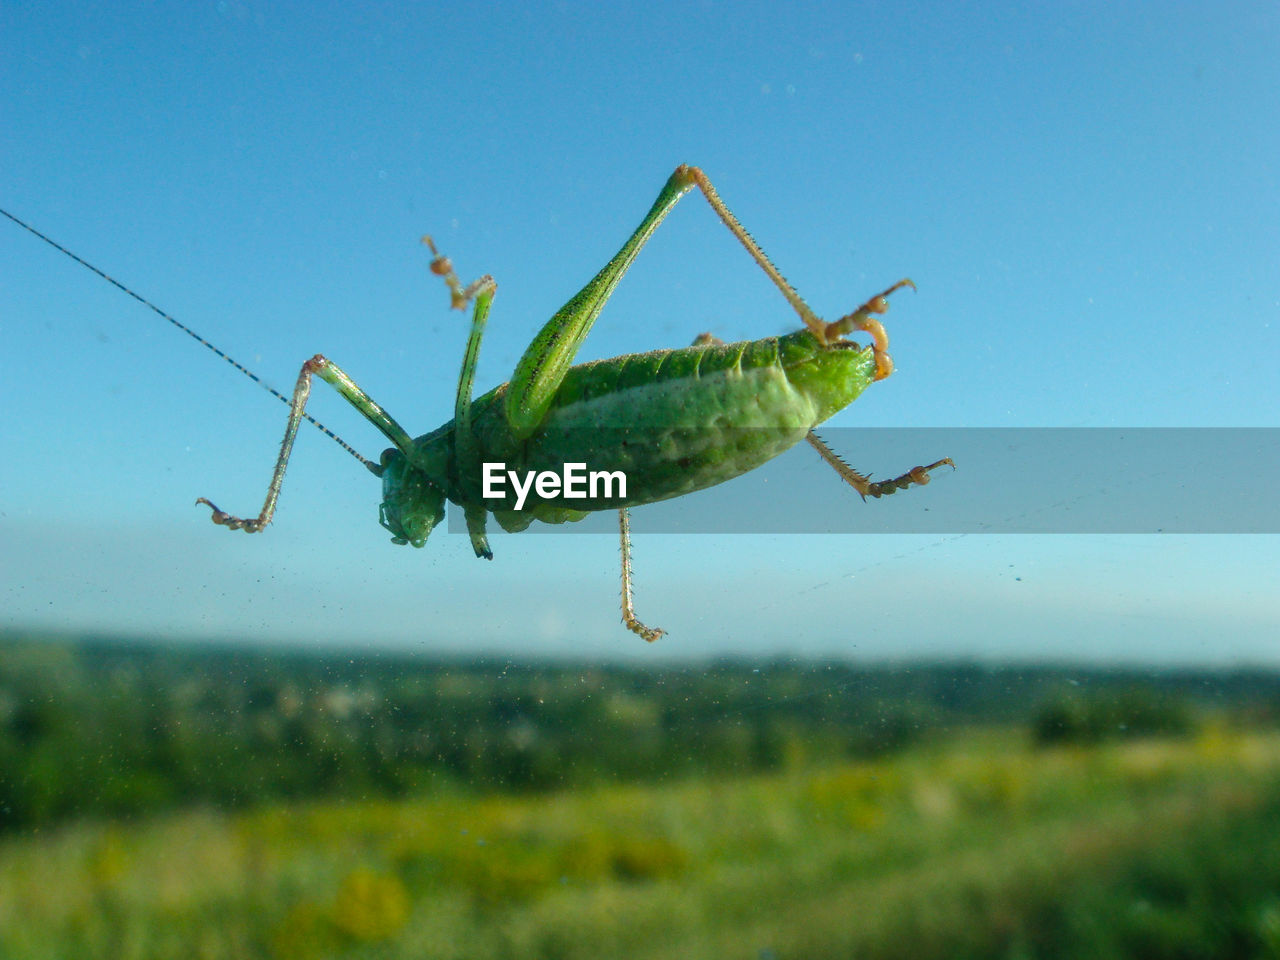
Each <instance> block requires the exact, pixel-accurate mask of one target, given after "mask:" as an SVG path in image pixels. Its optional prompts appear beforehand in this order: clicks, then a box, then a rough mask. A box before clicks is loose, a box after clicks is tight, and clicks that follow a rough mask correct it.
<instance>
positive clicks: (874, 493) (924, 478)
mask: <svg viewBox="0 0 1280 960" xmlns="http://www.w3.org/2000/svg"><path fill="white" fill-rule="evenodd" d="M805 439H806V440H808V441H809V444H810V446H812V447H813V449H815V450H817V451H818V454H819V456H821V457H822V459H823V460H825V461H826V462H827V463H828V464H829V465H830V466H831V467H832V468H833V469H834V470H835V472H836V473H838V474H840V476H841V477H843V478H844V480H845V482H846V483H848V484H849V486H851V487H853V489H855V490H857V491H858V494H859V495H860V496H861V497H862V499H863V500H865V499H867V497H877V498H878V497H887V496H888V495H889V494H891V493H897V492H898V491H899V490H905V489H907V487H910V486H913V485H917V486H924V485H925V484H926V483H928V482H929V471H930V470H935V469H937V468H938V467H941V466H948V467H950V468H951V469H952V470H954V469H955V468H956V465H955V464H954V463H953V462H952V461H951V458H950V457H943V458H942V459H941V460H938V461H936V462H934V463H931V464H929V465H928V466H927V467H912V468H911V469H910V470H908V471H907V472H906V473H904V474H903V475H902V476H900V477H895V478H894V479H892V480H877V481H874V482H873V481H872V480H871V478H870V477H865V476H863V475H862V474H860V473H859V472H858V471H857V470H855V469H853V467H851V466H849V464H847V463H845V462H844V460H842V459H841V458H840V455H839V454H837V453H836V452H835V451H834V450H832V449H831V448H830V447H828V446H827V445H826V444H825V443H823V442H822V439H821V438H820V437H819V436H818V435H817V434H816V433H814V432H813V431H812V430H810V431H809V432H808V433H807V434H806V435H805Z"/></svg>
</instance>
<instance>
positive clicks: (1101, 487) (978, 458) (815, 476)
mask: <svg viewBox="0 0 1280 960" xmlns="http://www.w3.org/2000/svg"><path fill="white" fill-rule="evenodd" d="M818 433H819V435H820V436H821V437H822V439H823V440H824V441H825V442H826V444H827V445H828V446H829V447H830V448H831V449H832V451H834V452H835V453H836V454H838V455H839V456H840V457H841V458H842V459H843V460H845V461H846V462H847V463H848V464H849V465H850V466H851V467H853V468H854V469H855V470H857V471H859V472H861V473H862V474H864V475H868V474H869V475H870V477H871V479H872V480H885V479H889V478H892V477H897V476H899V475H900V474H903V473H905V472H907V471H908V470H910V469H911V468H912V467H914V466H916V465H917V464H928V463H932V462H933V461H935V460H938V459H940V458H942V457H950V458H952V460H954V461H955V465H956V469H955V470H954V471H953V470H951V469H950V468H948V467H941V468H938V469H936V470H935V471H934V472H933V478H932V482H931V483H929V484H928V485H927V486H923V487H921V486H913V487H911V488H910V489H907V490H901V491H898V492H896V493H894V494H893V495H892V496H887V497H882V498H880V499H878V500H872V499H868V500H867V501H866V502H865V503H863V502H862V500H861V499H860V498H859V496H858V494H857V492H856V491H855V490H854V489H853V488H851V487H850V486H849V485H848V484H846V483H845V482H844V480H842V479H841V478H840V476H839V475H838V474H837V473H836V472H835V471H834V470H832V469H831V467H829V466H828V465H827V464H826V463H824V462H823V461H822V459H821V458H820V457H819V456H818V454H817V452H816V451H815V450H814V449H813V448H812V447H810V446H809V444H807V443H805V442H804V441H803V440H802V441H801V442H800V443H799V444H798V445H797V446H795V447H794V448H793V449H791V450H789V451H788V452H786V453H785V454H783V455H782V456H779V457H777V458H776V459H774V460H772V461H770V462H768V463H766V464H765V465H764V466H762V467H759V468H758V469H756V470H753V471H751V472H750V473H747V474H745V475H743V476H741V477H739V478H737V479H734V480H730V481H728V482H726V483H722V484H720V485H718V486H714V487H711V488H708V489H705V490H700V491H698V492H695V493H691V494H687V495H685V496H681V497H678V498H675V499H672V500H665V501H661V502H658V503H653V504H647V505H643V506H638V507H634V508H633V509H632V524H631V526H632V532H633V533H634V534H641V533H716V534H723V533H774V534H777V533H930V534H940V533H1141V534H1149V533H1280V495H1278V493H1280V428H1167V429H1166V428H1145V427H1144V428H1134V429H1126V428H1105V429H1101V428H1078V429H1075V428H1035V429H1028V428H962V429H942V428H910V429H897V428H868V429H855V428H835V429H830V430H822V429H819V431H818ZM633 442H634V441H633ZM588 467H589V468H590V469H594V465H588ZM635 492H636V491H635V490H632V491H630V493H631V495H632V496H634V495H635ZM490 526H491V527H493V526H496V525H495V524H493V522H492V521H490ZM448 527H449V530H450V531H451V532H457V533H465V532H466V527H465V524H464V522H463V518H462V511H461V510H460V509H459V508H457V507H456V506H452V505H451V506H450V519H449V524H448ZM529 530H530V532H533V531H538V532H544V533H546V532H551V533H600V532H608V533H613V534H615V535H616V533H617V519H616V515H615V514H614V512H613V511H612V510H605V511H602V512H599V513H593V514H591V515H590V516H588V517H587V518H586V519H585V520H582V521H580V522H576V523H564V524H555V525H550V524H543V523H535V524H533V526H531V527H530V528H529Z"/></svg>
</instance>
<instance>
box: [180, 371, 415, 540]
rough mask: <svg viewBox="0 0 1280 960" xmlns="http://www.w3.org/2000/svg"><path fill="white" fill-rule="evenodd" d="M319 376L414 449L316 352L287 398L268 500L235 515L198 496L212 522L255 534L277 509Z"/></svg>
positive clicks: (372, 466) (375, 469) (374, 467)
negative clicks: (251, 514)
mask: <svg viewBox="0 0 1280 960" xmlns="http://www.w3.org/2000/svg"><path fill="white" fill-rule="evenodd" d="M313 376H318V377H319V378H320V379H321V380H324V381H325V382H326V383H328V384H330V385H331V386H332V387H334V389H336V390H337V391H338V392H339V393H340V394H342V396H343V397H344V398H345V399H346V401H347V402H348V403H349V404H351V405H352V406H353V407H355V408H356V409H357V410H358V411H360V413H361V414H363V415H364V417H365V419H367V420H368V421H369V422H370V423H372V424H373V425H374V426H375V427H377V428H378V429H379V430H381V431H382V433H383V434H384V435H385V436H386V438H387V439H388V440H390V441H391V442H392V443H393V444H395V445H396V446H397V447H398V448H399V449H400V450H401V452H403V453H404V454H405V455H406V456H407V455H409V453H410V452H411V451H412V449H413V440H412V439H411V438H410V437H409V434H407V433H406V432H405V431H404V428H403V427H401V426H400V424H398V423H396V421H395V420H394V419H393V418H392V417H391V415H390V414H388V413H387V412H386V411H385V410H383V409H382V407H380V406H378V404H376V403H374V401H373V399H372V398H371V397H370V396H369V395H368V394H367V393H365V392H364V391H363V390H361V389H360V388H359V387H358V386H356V383H355V381H354V380H352V379H351V378H350V377H348V376H347V375H346V374H345V373H343V372H342V370H340V369H339V368H338V367H337V365H336V364H333V363H330V362H329V361H328V360H326V359H325V358H324V357H323V356H321V355H320V354H318V353H317V354H316V355H315V356H314V357H312V358H311V359H310V360H308V361H307V362H306V363H304V364H303V365H302V371H301V372H300V373H299V374H298V382H297V384H296V385H295V386H294V388H293V398H292V399H291V400H290V401H289V422H288V423H287V424H286V426H285V429H284V440H282V441H281V443H280V454H279V456H277V457H276V466H275V469H274V470H273V471H272V472H271V483H270V484H269V485H268V486H267V499H266V501H265V502H264V503H263V505H262V512H261V513H259V514H258V515H257V516H256V517H248V518H245V517H236V516H232V515H231V514H229V513H226V512H225V511H223V510H219V509H218V508H217V506H215V505H214V504H213V502H212V501H211V500H209V499H207V498H206V497H201V498H200V499H198V500H197V501H196V503H198V504H199V503H203V504H204V505H205V506H207V507H208V508H209V509H210V510H212V511H213V522H214V523H216V524H219V525H221V526H224V527H230V528H231V529H232V530H243V531H245V533H257V532H258V531H259V530H261V529H262V528H263V527H265V526H266V525H267V524H269V523H270V522H271V517H272V515H273V514H274V513H275V512H276V501H277V500H279V499H280V485H281V484H282V483H284V472H285V468H287V467H288V466H289V455H290V454H291V453H292V452H293V441H294V439H295V438H296V437H297V435H298V425H299V424H300V423H302V418H303V416H304V415H305V411H306V407H307V398H308V397H309V396H310V395H311V378H312V377H313ZM365 463H366V465H367V466H368V467H369V470H370V471H371V472H372V473H373V474H374V475H375V476H381V474H382V468H381V466H379V465H378V464H376V463H372V462H370V461H365Z"/></svg>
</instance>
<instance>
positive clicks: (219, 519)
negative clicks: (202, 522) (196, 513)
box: [196, 497, 266, 533]
mask: <svg viewBox="0 0 1280 960" xmlns="http://www.w3.org/2000/svg"><path fill="white" fill-rule="evenodd" d="M202 503H203V504H204V505H205V506H206V507H208V508H209V509H210V510H212V511H213V516H212V517H211V519H212V520H213V522H214V523H216V524H217V525H218V526H220V527H227V528H228V529H231V530H243V531H244V532H245V533H257V532H258V531H260V530H261V529H262V528H263V527H264V526H266V524H265V523H263V522H262V518H261V517H253V518H251V519H248V520H246V519H243V518H241V517H233V516H232V515H231V514H229V513H227V512H226V511H225V510H219V509H218V508H217V506H216V505H215V504H214V503H213V501H212V500H209V499H207V498H205V497H201V498H200V499H198V500H197V501H196V506H199V505H200V504H202Z"/></svg>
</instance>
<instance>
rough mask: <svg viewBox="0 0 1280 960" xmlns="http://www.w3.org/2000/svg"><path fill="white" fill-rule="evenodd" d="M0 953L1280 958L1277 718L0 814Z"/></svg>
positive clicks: (546, 958) (1008, 732)
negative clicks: (858, 754) (33, 815)
mask: <svg viewBox="0 0 1280 960" xmlns="http://www.w3.org/2000/svg"><path fill="white" fill-rule="evenodd" d="M0 956H3V957H5V958H7V960H28V958H30V960H34V958H42V960H43V958H112V960H117V958H139V960H141V958H148V960H150V958H174V960H176V958H206V960H214V958H250V957H252V958H257V957H263V958H280V960H285V958H296V960H304V958H322V957H342V958H415V960H417V958H459V960H461V958H469V960H482V958H524V957H528V958H542V960H554V958H565V960H568V958H583V960H587V958H591V960H596V958H607V957H635V958H641V957H643V958H654V960H656V958H677V957H679V958H694V957H717V958H718V957H742V958H752V960H775V958H776V960H790V958H818V957H837V956H842V957H866V958H933V957H938V958H942V957H947V958H967V957H1008V958H1023V957H1027V958H1029V957H1091V958H1099V960H1105V958H1111V957H1153V958H1161V957H1169V958H1173V957H1179V958H1191V957H1280V735H1277V734H1276V733H1274V732H1267V731H1261V730H1257V731H1249V730H1241V729H1233V728H1229V727H1226V726H1223V725H1214V724H1208V725H1207V726H1205V727H1203V728H1202V729H1201V731H1200V732H1199V733H1198V734H1196V735H1194V736H1184V737H1180V738H1169V739H1139V740H1131V741H1126V742H1114V743H1101V744H1097V745H1090V746H1067V747H1048V748H1045V747H1034V746H1032V740H1031V738H1030V737H1028V736H1027V735H1026V731H1025V730H1017V729H1012V728H1010V729H1004V730H1000V729H994V730H993V729H988V730H976V731H970V732H966V733H956V734H953V735H951V736H949V737H945V738H941V739H939V740H937V741H936V742H933V743H928V744H920V745H917V746H914V747H911V748H908V749H906V750H904V751H902V752H900V753H897V754H895V755H893V756H891V757H882V758H879V759H875V760H867V761H847V762H824V763H821V764H818V765H808V764H805V765H801V766H799V767H797V768H794V769H791V770H788V771H784V772H778V773H772V774H757V775H751V776H742V777H728V776H722V777H719V778H715V779H702V778H689V779H685V780H683V781H681V782H673V783H666V784H663V783H657V784H644V785H626V786H608V785H595V786H590V787H580V788H576V789H571V790H563V791H559V792H550V793H544V794H526V795H511V794H506V795H491V796H480V795H474V794H469V795H468V794H462V793H456V792H454V793H448V794H445V795H437V796H435V797H433V798H429V799H405V800H401V801H395V802H392V801H385V800H374V799H371V800H366V801H360V800H347V801H342V802H299V803H289V804H285V803H279V802H277V803H274V804H271V805H267V806H264V807H261V808H257V809H253V810H246V811H243V812H239V813H223V812H215V811H213V810H184V811H179V812H173V813H167V814H157V815H153V816H151V817H149V818H144V819H139V820H138V822H134V823H121V822H114V823H113V822H107V821H100V822H84V821H81V822H74V823H70V824H68V825H64V826H61V827H54V828H49V829H40V830H36V831H34V832H33V833H27V834H23V835H11V836H9V837H8V838H5V839H2V840H0Z"/></svg>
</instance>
